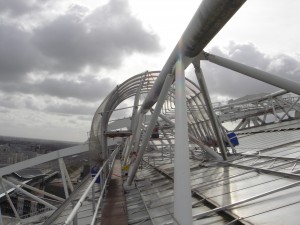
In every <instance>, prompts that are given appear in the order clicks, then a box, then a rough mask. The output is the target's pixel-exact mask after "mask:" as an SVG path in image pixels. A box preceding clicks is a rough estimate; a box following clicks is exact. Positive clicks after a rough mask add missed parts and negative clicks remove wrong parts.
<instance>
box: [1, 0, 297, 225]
mask: <svg viewBox="0 0 300 225" xmlns="http://www.w3.org/2000/svg"><path fill="white" fill-rule="evenodd" d="M244 2H245V1H244V0H236V1H231V0H214V1H212V0H204V1H202V3H201V5H200V7H199V9H198V10H197V12H196V13H195V15H194V17H193V19H192V20H191V22H190V24H189V25H188V26H187V28H186V30H185V32H184V33H183V35H182V37H181V39H180V40H179V42H178V44H177V45H176V46H175V48H174V50H173V52H172V53H171V55H170V56H169V58H168V60H167V62H166V63H165V65H164V67H163V68H162V70H161V71H145V72H143V73H140V74H138V75H135V76H133V77H131V78H130V79H128V80H127V81H125V82H123V83H122V84H120V85H118V86H117V87H116V88H115V89H114V90H112V91H111V93H110V94H109V95H108V96H107V97H106V98H105V100H104V101H103V102H102V103H101V105H100V106H99V108H98V109H97V111H96V112H95V115H94V118H93V121H92V126H91V131H90V137H89V140H88V141H87V142H86V143H84V144H82V145H79V146H75V147H72V148H67V149H62V150H59V151H56V152H52V153H49V154H46V155H41V156H38V157H36V158H34V159H31V160H27V161H24V162H20V163H17V164H13V165H10V166H7V167H4V168H0V176H1V177H2V179H1V183H4V184H5V185H7V186H12V187H14V188H15V189H16V190H18V191H21V190H23V189H22V188H21V187H20V186H22V185H21V184H19V186H17V185H16V184H12V182H11V181H8V180H7V179H6V178H5V175H7V174H10V173H13V172H15V171H19V170H22V169H25V168H31V167H34V166H36V165H38V164H42V163H46V162H48V161H51V160H58V162H59V166H60V173H61V178H62V183H63V187H64V191H65V199H61V198H57V197H55V196H53V195H51V194H49V193H46V192H45V191H42V190H36V189H33V190H34V191H35V192H38V193H39V194H40V195H41V196H44V197H43V198H41V197H37V196H32V195H30V193H29V192H28V191H24V190H23V192H22V193H23V194H24V195H28V196H30V197H32V198H33V199H34V201H37V202H39V203H40V204H44V205H45V208H44V209H43V210H42V211H41V210H40V211H39V212H35V214H34V215H31V216H29V217H27V218H22V217H21V216H20V215H19V212H18V210H17V209H16V208H14V205H13V204H11V207H12V208H13V209H14V214H15V218H14V219H15V220H16V221H17V222H15V224H17V223H21V224H26V223H27V224H28V223H33V222H35V223H39V224H72V223H73V224H95V223H97V224H99V223H101V224H140V225H141V224H143V225H148V224H149V225H150V224H178V225H189V224H228V225H229V224H286V225H287V224H298V223H299V222H298V221H300V214H298V209H299V207H300V197H299V194H298V193H299V191H300V187H299V184H300V175H299V173H300V164H299V160H300V123H299V115H300V114H299V112H300V105H299V94H300V84H299V83H297V82H295V81H291V80H287V79H285V78H283V77H280V76H278V75H274V74H270V73H267V72H264V71H261V70H259V69H257V68H252V67H249V66H247V65H244V64H240V63H237V62H234V61H232V60H229V59H225V58H223V57H220V56H217V55H213V54H210V53H207V52H204V50H203V49H204V47H205V46H206V45H207V44H208V43H209V42H210V41H211V39H212V38H213V37H214V36H215V35H216V34H217V33H218V32H219V31H220V30H221V29H222V27H223V26H224V25H225V24H226V23H227V22H228V21H229V20H230V18H231V17H232V16H233V15H234V14H235V12H236V11H237V10H238V9H239V8H240V7H241V6H242V5H243V3H244ZM204 60H205V61H209V62H211V63H214V64H217V65H220V66H222V67H224V68H227V69H231V70H233V71H235V72H238V73H240V74H241V76H244V75H246V76H249V77H252V78H254V79H257V80H260V81H263V82H266V83H268V84H271V85H274V86H276V87H279V88H281V90H279V91H277V92H275V93H268V94H257V95H253V96H247V97H245V98H240V99H238V100H235V101H230V102H228V103H227V104H219V105H216V104H212V102H211V99H210V95H209V92H208V89H207V86H206V82H205V77H204V76H206V75H205V74H203V73H202V71H201V67H200V63H201V62H202V61H204ZM190 65H191V66H193V67H194V70H195V75H196V78H197V83H195V82H193V81H191V80H189V79H187V78H185V76H184V71H185V69H186V68H187V67H188V66H190ZM121 103H126V105H128V107H123V108H122V107H121ZM120 112H121V113H120ZM120 114H121V115H122V116H123V117H124V116H125V117H126V118H123V117H122V118H118V117H117V115H120ZM228 121H235V122H236V126H235V128H234V129H232V130H228V129H226V128H225V126H224V123H226V122H228ZM111 140H114V142H112V141H111ZM79 153H89V156H90V164H91V171H92V175H93V176H92V177H91V176H86V177H85V178H84V179H83V180H82V181H81V182H80V183H79V184H78V185H77V186H73V183H72V179H71V178H70V176H69V174H68V171H67V169H66V166H65V163H64V160H63V158H64V157H67V156H71V155H76V154H79ZM135 153H137V154H135ZM99 177H100V178H99ZM2 186H3V185H2ZM26 188H28V187H26ZM3 189H5V188H4V186H3ZM46 196H47V198H45V197H46ZM7 198H8V201H10V200H9V195H8V194H7ZM50 198H51V199H56V200H57V201H51V202H50V201H49V199H50ZM2 219H3V221H5V220H7V221H8V220H9V219H11V220H12V218H7V217H4V216H3V217H2Z"/></svg>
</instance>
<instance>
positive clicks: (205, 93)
mask: <svg viewBox="0 0 300 225" xmlns="http://www.w3.org/2000/svg"><path fill="white" fill-rule="evenodd" d="M193 65H194V67H195V73H196V77H197V80H198V83H199V86H200V89H201V91H202V94H203V97H204V101H205V104H206V108H207V113H208V115H209V118H210V119H211V124H212V127H213V130H214V133H215V135H216V138H217V142H218V146H219V148H220V151H221V154H222V157H223V159H224V160H227V155H226V148H225V145H224V142H223V139H222V135H221V132H220V130H219V127H218V122H217V118H216V116H215V113H214V110H213V107H212V104H211V100H210V97H209V93H208V89H207V86H206V83H205V79H204V76H203V73H202V70H201V68H200V61H199V60H198V59H196V60H195V61H194V62H193Z"/></svg>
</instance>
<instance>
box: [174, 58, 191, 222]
mask: <svg viewBox="0 0 300 225" xmlns="http://www.w3.org/2000/svg"><path fill="white" fill-rule="evenodd" d="M175 106H176V109H175V122H176V123H175V158H174V220H175V221H174V223H175V224H176V225H180V224H185V225H192V224H193V221H192V205H191V200H192V199H191V186H190V164H189V140H188V126H187V124H188V123H187V109H186V92H185V75H184V68H183V64H182V61H181V59H179V60H178V61H177V63H176V67H175Z"/></svg>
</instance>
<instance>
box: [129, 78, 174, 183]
mask: <svg viewBox="0 0 300 225" xmlns="http://www.w3.org/2000/svg"><path fill="white" fill-rule="evenodd" d="M173 79H174V77H173V76H172V75H168V76H167V79H166V80H165V82H164V85H163V87H162V92H161V94H160V96H159V99H158V102H157V104H156V106H155V109H154V112H153V114H152V116H151V120H150V123H149V125H148V127H147V130H146V133H145V136H144V138H143V141H142V145H141V147H140V150H139V153H138V156H137V159H136V160H135V162H134V164H133V165H132V166H133V168H132V169H130V174H129V176H128V179H127V182H126V183H127V185H129V186H130V185H131V183H132V181H133V178H134V176H135V174H136V172H137V170H138V167H139V165H140V162H141V161H142V159H143V154H144V152H145V150H146V147H147V145H148V143H149V140H150V136H151V134H152V132H153V128H154V126H155V124H156V121H157V118H158V116H159V113H160V111H161V108H162V106H163V104H164V102H165V99H166V97H167V95H168V91H169V88H170V86H171V84H172V82H173Z"/></svg>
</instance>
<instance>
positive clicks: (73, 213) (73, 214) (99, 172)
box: [64, 146, 120, 225]
mask: <svg viewBox="0 0 300 225" xmlns="http://www.w3.org/2000/svg"><path fill="white" fill-rule="evenodd" d="M119 150H120V147H119V146H118V147H117V148H116V149H115V150H114V151H113V152H112V154H111V155H110V156H109V158H108V159H107V160H106V161H105V162H104V163H103V165H102V167H101V168H100V170H99V171H98V173H97V174H96V175H95V177H94V179H93V180H92V181H91V183H90V184H89V186H88V187H87V189H86V190H85V192H84V193H83V195H82V196H81V198H80V199H79V200H78V202H77V203H76V205H75V206H74V208H73V210H72V211H71V213H70V215H69V216H68V218H67V219H66V221H65V222H64V225H67V224H70V223H71V222H72V220H73V219H74V217H75V215H76V213H77V212H78V210H79V208H80V207H81V206H82V203H83V202H84V200H85V198H86V196H87V195H88V193H89V191H90V190H91V189H92V187H93V185H94V183H95V182H96V180H97V178H98V177H99V176H100V174H101V172H102V171H103V169H104V168H105V166H106V164H107V163H108V162H109V161H110V160H111V159H112V158H115V156H116V155H117V154H118V152H119Z"/></svg>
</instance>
